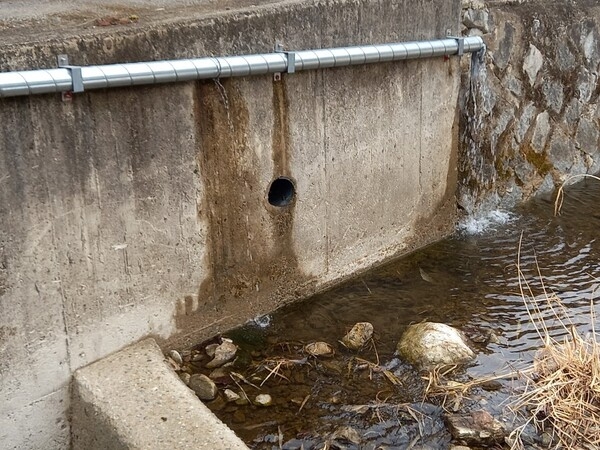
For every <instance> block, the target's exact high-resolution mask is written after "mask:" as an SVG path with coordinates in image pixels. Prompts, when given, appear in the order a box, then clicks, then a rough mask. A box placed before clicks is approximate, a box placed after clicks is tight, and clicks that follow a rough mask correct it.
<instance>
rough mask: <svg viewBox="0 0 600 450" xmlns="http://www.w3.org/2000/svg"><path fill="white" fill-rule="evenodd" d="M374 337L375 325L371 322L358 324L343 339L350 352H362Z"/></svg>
mask: <svg viewBox="0 0 600 450" xmlns="http://www.w3.org/2000/svg"><path fill="white" fill-rule="evenodd" d="M372 337H373V325H372V324H370V323H369V322H358V323H357V324H355V325H354V326H353V327H352V329H351V330H350V331H349V332H348V334H346V336H344V337H343V338H342V344H344V345H345V346H346V347H348V348H349V349H350V350H360V349H361V348H362V347H363V346H364V345H365V344H366V343H367V342H369V339H371V338H372Z"/></svg>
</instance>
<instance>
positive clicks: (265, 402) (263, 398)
mask: <svg viewBox="0 0 600 450" xmlns="http://www.w3.org/2000/svg"><path fill="white" fill-rule="evenodd" d="M271 403H273V399H272V398H271V396H270V395H269V394H258V395H257V396H256V398H255V399H254V404H255V405H258V406H269V405H271Z"/></svg>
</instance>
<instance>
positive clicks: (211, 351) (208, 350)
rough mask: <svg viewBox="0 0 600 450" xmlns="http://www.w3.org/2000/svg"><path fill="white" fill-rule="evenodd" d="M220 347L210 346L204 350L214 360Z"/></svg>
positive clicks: (216, 345)
mask: <svg viewBox="0 0 600 450" xmlns="http://www.w3.org/2000/svg"><path fill="white" fill-rule="evenodd" d="M218 346H219V344H208V345H207V346H206V348H205V349H204V351H205V352H206V354H207V355H208V356H209V357H211V358H214V357H215V350H216V349H217V347H218Z"/></svg>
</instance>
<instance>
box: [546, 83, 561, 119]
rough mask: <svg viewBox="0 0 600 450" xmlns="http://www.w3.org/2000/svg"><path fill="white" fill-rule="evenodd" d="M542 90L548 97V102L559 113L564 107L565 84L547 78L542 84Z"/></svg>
mask: <svg viewBox="0 0 600 450" xmlns="http://www.w3.org/2000/svg"><path fill="white" fill-rule="evenodd" d="M542 92H543V93H544V97H545V98H546V104H547V105H548V106H549V107H550V109H552V111H554V112H555V113H559V112H560V110H561V109H562V106H563V102H564V99H565V92H564V87H563V85H562V84H561V83H560V82H559V81H556V80H547V81H546V82H545V83H544V84H543V85H542Z"/></svg>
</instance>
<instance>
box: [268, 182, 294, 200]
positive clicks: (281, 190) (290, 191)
mask: <svg viewBox="0 0 600 450" xmlns="http://www.w3.org/2000/svg"><path fill="white" fill-rule="evenodd" d="M295 193H296V188H295V187H294V183H292V181H291V180H290V179H289V178H285V177H279V178H276V179H274V180H273V181H272V182H271V186H269V196H268V200H269V203H270V204H271V205H273V206H279V207H281V206H287V205H289V204H290V203H292V200H294V194H295Z"/></svg>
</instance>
